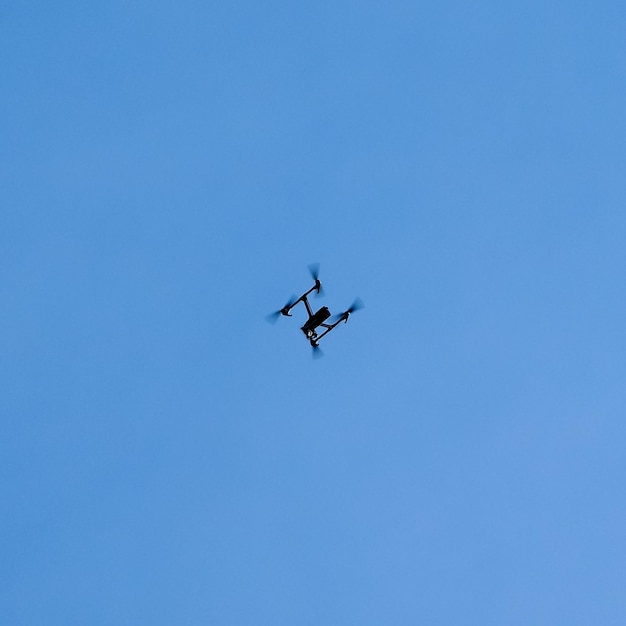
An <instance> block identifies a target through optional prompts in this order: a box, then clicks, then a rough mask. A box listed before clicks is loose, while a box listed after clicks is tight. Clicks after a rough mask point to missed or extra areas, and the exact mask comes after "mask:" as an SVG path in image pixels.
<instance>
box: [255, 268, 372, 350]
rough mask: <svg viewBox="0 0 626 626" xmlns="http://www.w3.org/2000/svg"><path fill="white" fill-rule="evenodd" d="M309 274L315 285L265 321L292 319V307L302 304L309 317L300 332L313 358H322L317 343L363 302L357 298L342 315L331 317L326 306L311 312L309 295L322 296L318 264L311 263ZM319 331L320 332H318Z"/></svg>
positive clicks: (344, 321)
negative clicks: (311, 350) (308, 344)
mask: <svg viewBox="0 0 626 626" xmlns="http://www.w3.org/2000/svg"><path fill="white" fill-rule="evenodd" d="M309 272H311V277H312V278H313V280H314V281H315V284H314V285H313V287H311V289H309V290H308V291H306V292H305V293H303V294H302V295H301V296H300V297H299V298H296V297H295V296H292V297H291V298H290V299H289V301H288V302H287V304H285V306H284V307H283V308H282V309H278V311H274V312H273V313H270V314H269V315H268V316H267V318H266V319H267V320H268V321H269V322H271V323H272V324H273V323H274V322H275V321H276V320H277V319H278V317H279V316H280V315H284V316H285V317H292V315H291V313H290V311H291V309H293V307H295V306H296V304H298V303H299V302H302V303H304V306H305V307H306V310H307V313H308V315H309V319H308V320H307V321H306V322H305V324H304V326H302V327H301V329H300V330H301V331H302V332H303V333H304V336H305V337H306V338H307V339H308V341H309V343H310V344H311V347H312V348H313V357H314V358H316V357H319V356H322V351H321V350H320V346H319V341H320V340H321V339H322V337H325V336H326V335H328V333H329V332H330V331H331V330H333V329H334V328H336V327H337V326H338V325H339V324H341V322H343V323H344V324H345V323H346V322H347V321H348V318H349V317H350V314H351V313H354V312H355V311H358V310H359V309H362V308H363V302H362V301H361V299H360V298H357V299H356V300H355V301H354V302H353V303H352V305H351V306H350V307H349V308H347V309H346V310H345V311H343V312H342V313H339V314H337V315H334V316H332V315H331V312H330V310H329V309H328V307H327V306H323V307H322V308H321V309H319V310H318V311H316V312H315V313H314V312H313V309H312V308H311V304H310V303H309V299H308V298H309V295H310V294H312V293H313V292H314V291H315V292H317V295H321V294H323V293H324V292H323V290H322V283H321V281H320V279H319V263H313V264H312V265H309ZM329 318H330V319H329ZM320 329H321V330H320Z"/></svg>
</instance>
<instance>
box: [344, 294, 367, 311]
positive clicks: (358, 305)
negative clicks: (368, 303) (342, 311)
mask: <svg viewBox="0 0 626 626" xmlns="http://www.w3.org/2000/svg"><path fill="white" fill-rule="evenodd" d="M364 306H365V305H364V304H363V300H361V298H356V299H355V300H354V302H353V303H352V304H351V305H350V308H349V309H348V310H347V311H346V313H354V312H355V311H358V310H359V309H362V308H363V307H364Z"/></svg>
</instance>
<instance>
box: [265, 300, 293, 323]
mask: <svg viewBox="0 0 626 626" xmlns="http://www.w3.org/2000/svg"><path fill="white" fill-rule="evenodd" d="M297 299H298V298H297V297H296V296H291V298H289V301H288V302H287V304H285V306H284V307H283V308H282V309H278V311H274V312H273V313H270V314H269V315H266V316H265V319H266V320H267V321H268V322H269V323H270V324H275V323H276V320H277V319H278V318H279V317H280V315H281V313H282V314H283V315H284V313H283V311H286V310H288V309H290V308H291V307H292V306H293V305H294V304H295V302H296V300H297Z"/></svg>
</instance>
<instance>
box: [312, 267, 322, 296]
mask: <svg viewBox="0 0 626 626" xmlns="http://www.w3.org/2000/svg"><path fill="white" fill-rule="evenodd" d="M309 272H311V277H312V278H313V280H314V281H315V287H316V288H317V295H318V296H319V295H324V290H323V289H322V283H321V282H320V264H319V263H311V265H309Z"/></svg>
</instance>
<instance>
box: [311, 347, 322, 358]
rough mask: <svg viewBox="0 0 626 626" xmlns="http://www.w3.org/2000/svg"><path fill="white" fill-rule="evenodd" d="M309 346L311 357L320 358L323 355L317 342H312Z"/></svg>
mask: <svg viewBox="0 0 626 626" xmlns="http://www.w3.org/2000/svg"><path fill="white" fill-rule="evenodd" d="M311 346H312V347H313V353H312V354H313V358H314V359H321V358H322V357H323V356H324V353H323V352H322V349H321V348H320V346H319V344H318V343H312V344H311Z"/></svg>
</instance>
